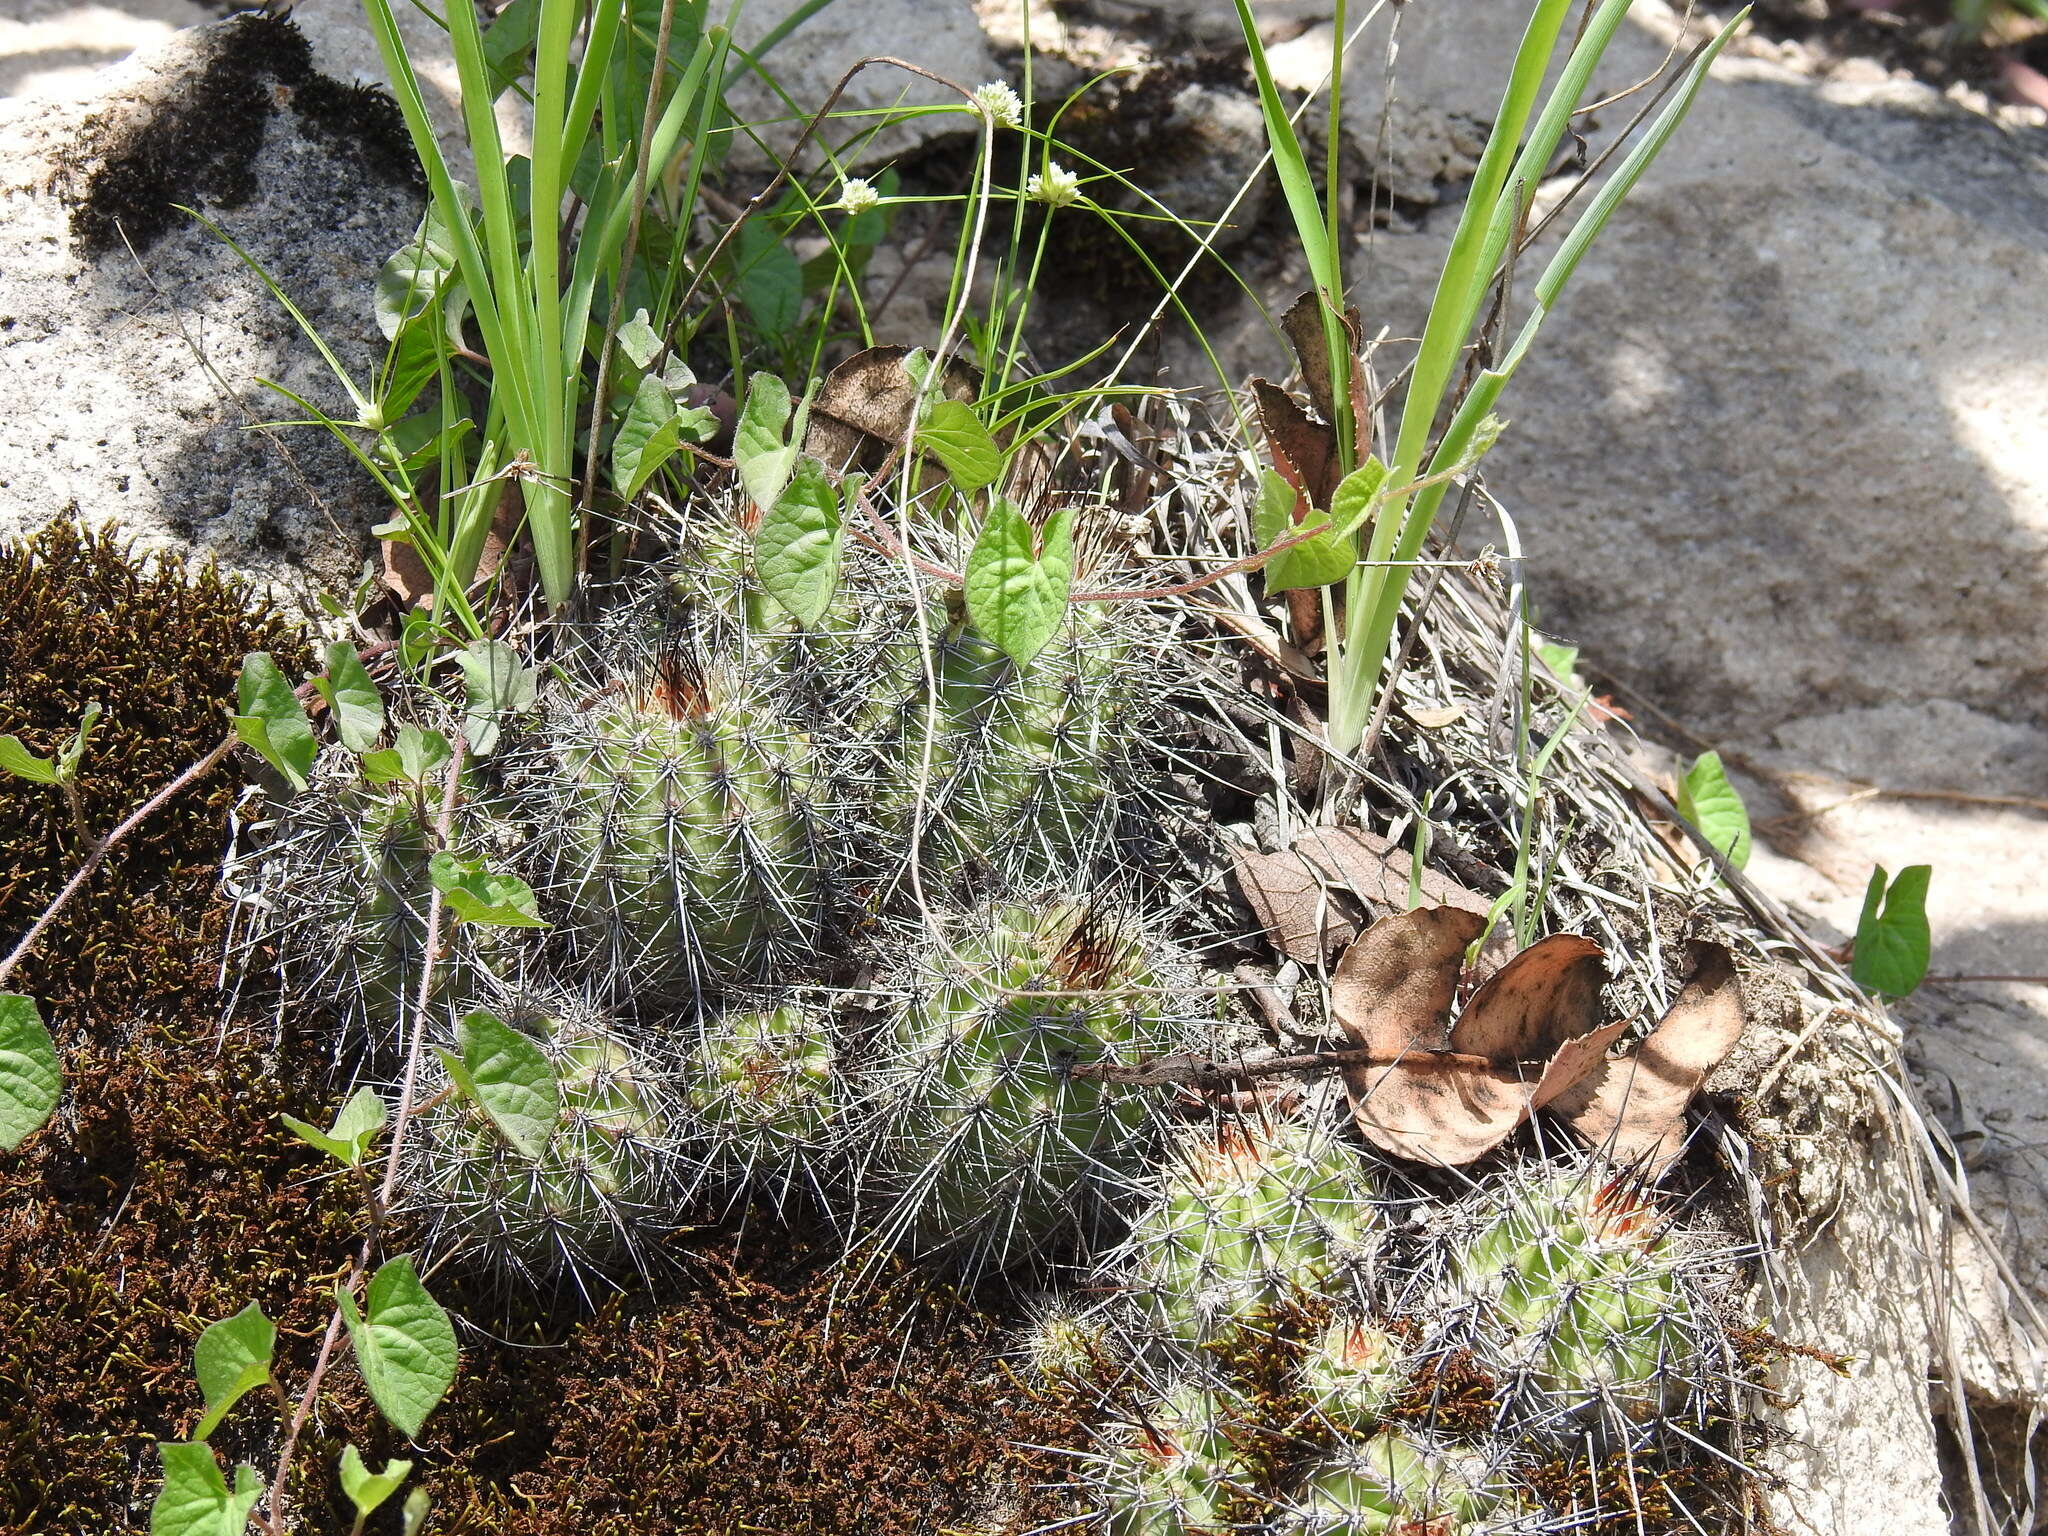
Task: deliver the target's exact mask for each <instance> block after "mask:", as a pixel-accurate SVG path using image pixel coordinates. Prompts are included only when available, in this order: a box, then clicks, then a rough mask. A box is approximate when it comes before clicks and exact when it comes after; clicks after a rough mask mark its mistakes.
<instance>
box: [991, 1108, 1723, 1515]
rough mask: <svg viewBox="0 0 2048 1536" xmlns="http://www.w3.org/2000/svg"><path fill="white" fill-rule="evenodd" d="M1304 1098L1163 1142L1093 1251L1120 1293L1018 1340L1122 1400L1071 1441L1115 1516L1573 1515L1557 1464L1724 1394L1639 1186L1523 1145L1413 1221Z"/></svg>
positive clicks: (1632, 1451)
mask: <svg viewBox="0 0 2048 1536" xmlns="http://www.w3.org/2000/svg"><path fill="white" fill-rule="evenodd" d="M1316 1124H1317V1122H1316V1121H1314V1120H1313V1119H1307V1120H1304V1119H1288V1120H1281V1121H1278V1122H1277V1123H1276V1122H1273V1121H1255V1122H1245V1121H1226V1122H1224V1123H1223V1124H1222V1125H1221V1126H1219V1127H1217V1128H1214V1129H1212V1130H1209V1131H1205V1132H1204V1133H1202V1134H1201V1135H1199V1136H1192V1137H1189V1138H1188V1139H1186V1140H1185V1141H1183V1142H1182V1143H1181V1144H1179V1145H1178V1146H1177V1147H1176V1148H1175V1151H1174V1153H1173V1155H1172V1156H1171V1157H1169V1158H1168V1159H1167V1161H1166V1163H1165V1165H1164V1166H1163V1168H1162V1169H1161V1171H1160V1172H1159V1174H1158V1175H1157V1176H1156V1178H1155V1179H1154V1180H1153V1181H1152V1182H1153V1186H1154V1195H1153V1202H1152V1204H1151V1205H1150V1206H1149V1207H1148V1208H1147V1209H1146V1210H1145V1211H1144V1213H1143V1214H1141V1215H1140V1216H1139V1217H1138V1218H1137V1220H1136V1221H1135V1222H1134V1223H1133V1226H1132V1228H1131V1232H1130V1235H1129V1237H1128V1238H1127V1239H1126V1240H1125V1242H1124V1243H1123V1244H1122V1245H1120V1246H1119V1247H1118V1248H1117V1249H1115V1250H1114V1251H1113V1252H1111V1253H1110V1254H1109V1255H1108V1256H1107V1257H1106V1259H1105V1260H1104V1262H1103V1264H1102V1266H1101V1268H1100V1269H1099V1271H1098V1273H1097V1274H1096V1276H1095V1277H1094V1285H1093V1289H1095V1290H1097V1291H1102V1292H1108V1293H1109V1294H1110V1296H1111V1298H1112V1299H1110V1300H1109V1301H1107V1302H1106V1303H1103V1304H1102V1305H1100V1306H1099V1307H1097V1308H1096V1309H1094V1310H1093V1311H1092V1312H1089V1313H1086V1314H1082V1315H1079V1316H1077V1315H1075V1314H1073V1313H1071V1312H1067V1311H1058V1312H1055V1313H1053V1314H1051V1315H1050V1317H1049V1318H1048V1319H1047V1320H1046V1321H1045V1322H1043V1323H1041V1325H1040V1326H1039V1328H1038V1329H1037V1331H1036V1334H1035V1336H1034V1337H1033V1339H1032V1340H1031V1343H1030V1346H1029V1348H1028V1349H1027V1351H1026V1353H1027V1357H1028V1358H1029V1359H1030V1360H1031V1361H1032V1362H1033V1363H1034V1364H1036V1365H1037V1366H1038V1368H1039V1369H1040V1370H1041V1371H1043V1372H1045V1373H1046V1374H1047V1375H1048V1376H1050V1377H1052V1378H1054V1379H1064V1380H1065V1381H1067V1382H1068V1383H1070V1384H1071V1383H1075V1382H1080V1383H1085V1384H1087V1385H1088V1386H1089V1387H1090V1388H1091V1389H1092V1390H1093V1391H1095V1392H1096V1393H1097V1394H1099V1396H1100V1398H1101V1400H1102V1401H1104V1402H1105V1403H1107V1404H1109V1405H1110V1407H1111V1408H1112V1410H1113V1411H1112V1412H1111V1414H1110V1422H1109V1424H1108V1425H1107V1426H1106V1427H1105V1428H1104V1429H1103V1430H1102V1431H1101V1432H1100V1433H1099V1435H1098V1439H1097V1444H1096V1446H1095V1448H1094V1449H1093V1451H1092V1452H1091V1453H1089V1455H1088V1456H1087V1458H1086V1460H1085V1464H1086V1465H1087V1466H1088V1468H1089V1469H1090V1474H1091V1479H1092V1486H1093V1489H1094V1495H1095V1498H1096V1500H1097V1502H1098V1506H1099V1511H1100V1514H1101V1516H1102V1518H1103V1520H1104V1522H1105V1528H1106V1529H1108V1530H1110V1531H1112V1532H1116V1533H1119V1536H1208V1533H1213V1532H1221V1531H1240V1530H1242V1531H1258V1532H1268V1533H1274V1536H1279V1533H1287V1536H1294V1533H1318V1536H1362V1533H1381V1532H1418V1531H1427V1532H1430V1533H1432V1536H1455V1533H1458V1532H1478V1531H1500V1532H1506V1531H1517V1532H1523V1531H1527V1532H1536V1531H1551V1530H1560V1531H1561V1530H1565V1529H1571V1528H1573V1527H1574V1524H1575V1522H1578V1521H1580V1520H1582V1519H1583V1518H1585V1517H1586V1515H1587V1513H1588V1512H1587V1510H1586V1509H1584V1508H1582V1507H1579V1506H1578V1505H1576V1504H1574V1505H1571V1506H1570V1507H1565V1505H1564V1504H1563V1503H1561V1502H1560V1499H1559V1497H1558V1493H1557V1486H1558V1484H1559V1481H1560V1479H1559V1478H1558V1477H1556V1476H1555V1475H1554V1474H1555V1470H1556V1468H1557V1466H1559V1465H1561V1464H1568V1465H1577V1464H1579V1463H1582V1462H1587V1461H1588V1460H1589V1459H1590V1460H1592V1461H1605V1460H1607V1459H1609V1458H1619V1459H1620V1460H1621V1461H1623V1462H1624V1463H1628V1464H1634V1463H1635V1462H1636V1461H1637V1460H1640V1462H1641V1464H1642V1467H1643V1477H1644V1480H1645V1482H1646V1483H1647V1482H1651V1481H1654V1478H1655V1476H1656V1475H1657V1474H1656V1473H1655V1471H1654V1465H1655V1463H1656V1462H1657V1461H1658V1459H1659V1458H1660V1457H1668V1456H1670V1455H1672V1454H1673V1453H1674V1452H1677V1453H1680V1454H1684V1453H1687V1452H1688V1451H1689V1449H1696V1447H1697V1444H1698V1443H1699V1440H1700V1439H1701V1437H1704V1436H1707V1435H1710V1434H1712V1433H1713V1432H1714V1431H1713V1426H1714V1425H1715V1424H1716V1423H1720V1424H1725V1423H1727V1422H1728V1419H1729V1416H1730V1414H1731V1413H1732V1412H1733V1411H1734V1394H1735V1393H1737V1392H1738V1391H1740V1390H1741V1380H1740V1372H1739V1371H1737V1370H1736V1369H1735V1368H1734V1365H1733V1363H1732V1361H1731V1360H1730V1359H1728V1358H1726V1357H1727V1356H1728V1355H1729V1347H1728V1344H1727V1340H1726V1335H1725V1331H1724V1330H1723V1328H1722V1327H1721V1326H1720V1325H1719V1324H1718V1323H1717V1321H1716V1319H1715V1316H1714V1314H1713V1312H1712V1309H1711V1308H1710V1307H1708V1306H1707V1305H1706V1304H1705V1303H1704V1301H1703V1300H1702V1298H1701V1297H1700V1295H1699V1289H1698V1283H1697V1278H1698V1274H1699V1270H1700V1266H1699V1264H1698V1262H1697V1261H1695V1260H1693V1259H1690V1258H1689V1257H1687V1254H1686V1251H1685V1249H1684V1246H1683V1245H1682V1244H1681V1243H1680V1241H1679V1240H1678V1239H1677V1238H1676V1237H1674V1236H1673V1235H1671V1234H1670V1233H1669V1232H1668V1231H1667V1230H1666V1226H1667V1223H1666V1221H1665V1219H1664V1218H1663V1217H1662V1216H1661V1215H1660V1214H1659V1213H1658V1212H1657V1211H1656V1209H1655V1208H1654V1206H1653V1205H1652V1204H1651V1203H1650V1202H1649V1201H1648V1200H1647V1199H1646V1198H1645V1197H1644V1196H1643V1195H1642V1194H1641V1192H1640V1191H1638V1190H1635V1189H1633V1188H1631V1187H1630V1186H1629V1185H1628V1184H1627V1183H1626V1182H1625V1181H1622V1180H1618V1179H1613V1178H1610V1177H1608V1176H1606V1175H1603V1174H1598V1173H1596V1172H1594V1171H1593V1170H1591V1169H1590V1168H1588V1167H1585V1166H1579V1167H1576V1168H1567V1169H1559V1168H1554V1167H1551V1166H1548V1165H1545V1164H1541V1163H1536V1164H1530V1165H1527V1166H1525V1167H1516V1168H1513V1169H1510V1170H1508V1171H1506V1172H1505V1173H1503V1174H1502V1175H1500V1176H1498V1178H1497V1179H1496V1180H1494V1181H1491V1182H1489V1183H1488V1184H1486V1185H1483V1186H1481V1187H1480V1188H1478V1189H1477V1190H1474V1191H1469V1192H1468V1193H1467V1194H1466V1195H1465V1196H1463V1197H1462V1198H1459V1199H1457V1200H1454V1201H1452V1202H1450V1203H1449V1205H1448V1206H1446V1207H1443V1208H1441V1209H1439V1210H1437V1212H1436V1213H1435V1215H1434V1216H1433V1217H1429V1218H1425V1219H1424V1221H1423V1222H1422V1224H1421V1225H1420V1226H1418V1224H1417V1223H1416V1222H1415V1221H1414V1220H1413V1219H1410V1218H1409V1217H1405V1216H1404V1217H1402V1218H1401V1219H1396V1213H1397V1211H1399V1209H1400V1207H1399V1206H1397V1205H1396V1204H1395V1203H1394V1202H1393V1201H1392V1200H1390V1199H1389V1198H1388V1197H1387V1196H1386V1195H1385V1194H1384V1193H1381V1192H1380V1185H1381V1183H1382V1179H1381V1177H1380V1176H1379V1175H1378V1174H1376V1172H1375V1171H1374V1169H1375V1165H1374V1164H1373V1163H1372V1162H1371V1161H1370V1160H1369V1154H1366V1153H1365V1152H1363V1151H1362V1150H1361V1149H1360V1148H1358V1147H1357V1146H1356V1145H1355V1144H1352V1143H1350V1142H1349V1141H1348V1140H1346V1139H1344V1138H1342V1137H1339V1136H1336V1135H1334V1134H1332V1135H1328V1136H1325V1135H1322V1134H1320V1133H1318V1132H1317V1131H1316V1129H1315V1126H1316ZM1419 1198H1420V1197H1419V1196H1417V1195H1412V1194H1411V1195H1410V1196H1409V1198H1408V1199H1407V1200H1406V1201H1404V1202H1402V1204H1404V1205H1406V1206H1407V1207H1408V1209H1409V1211H1411V1212H1415V1211H1419V1210H1420V1209H1421V1206H1420V1205H1419V1203H1417V1202H1418V1201H1419ZM1685 1436H1691V1437H1692V1441H1691V1445H1690V1446H1688V1445H1687V1444H1685V1443H1682V1442H1683V1441H1684V1437H1685ZM1565 1481H1569V1480H1568V1479H1566V1480H1565Z"/></svg>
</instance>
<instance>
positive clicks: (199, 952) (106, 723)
mask: <svg viewBox="0 0 2048 1536" xmlns="http://www.w3.org/2000/svg"><path fill="white" fill-rule="evenodd" d="M0 612H4V613H5V614H6V615H7V622H6V623H5V624H0V733H5V734H10V735H18V736H20V737H21V738H22V740H23V741H24V742H25V743H26V744H27V745H28V747H29V748H30V749H31V750H34V751H38V752H44V753H47V752H49V751H51V750H52V749H53V748H54V747H55V746H56V745H57V744H58V743H59V742H61V741H63V740H65V739H66V738H68V736H69V735H70V733H71V731H72V729H73V728H74V727H75V726H76V724H77V722H78V716H79V712H80V711H81V710H83V709H84V707H85V706H86V705H87V704H88V703H90V702H92V701H93V700H95V699H97V700H98V701H99V702H101V703H102V704H104V705H105V706H106V714H105V715H103V716H102V717H101V719H100V722H99V725H98V728H97V729H96V730H95V731H94V732H93V737H92V743H91V746H90V748H89V749H88V751H87V753H86V758H85V769H84V773H83V774H82V776H81V778H80V780H79V786H78V788H79V797H80V799H81V801H82V802H83V806H84V816H85V821H86V824H87V825H88V826H89V827H90V828H91V829H92V830H93V832H94V833H95V834H96V835H97V834H98V833H101V832H104V831H105V830H107V829H108V828H110V827H112V826H113V825H114V824H115V823H116V822H117V821H119V820H120V819H121V818H122V817H123V816H124V815H125V814H126V813H127V812H128V811H130V810H132V809H133V808H134V807H135V806H136V805H137V804H138V803H139V802H140V801H141V800H142V799H143V798H144V797H146V796H147V795H148V794H150V793H151V792H152V791H153V790H155V789H157V788H159V787H161V786H162V785H163V784H165V783H166V782H168V781H169V780H170V779H172V778H173V777H175V776H176V775H177V774H178V773H179V771H180V770H182V769H184V768H185V767H186V766H188V765H189V764H190V763H191V762H192V761H193V760H194V759H196V758H198V757H200V756H201V755H202V754H204V753H205V752H206V751H207V750H208V749H209V748H211V747H212V746H213V745H214V744H215V743H216V742H218V741H219V740H220V738H221V735H222V734H223V732H225V730H226V729H227V711H226V708H225V706H226V705H227V703H228V702H229V701H230V700H232V699H233V697H234V692H235V676H236V673H237V671H238V670H239V669H240V666H241V661H242V657H243V655H244V654H245V653H247V652H249V651H252V650H269V651H273V652H275V653H277V656H278V660H279V662H280V663H281V664H283V665H284V666H285V667H286V668H287V670H289V669H290V668H291V667H293V666H295V665H298V664H300V663H302V662H303V661H304V659H305V658H304V654H303V649H302V646H301V643H300V641H299V640H298V638H297V636H296V634H295V631H294V629H293V627H292V626H291V625H290V624H289V623H288V622H287V621H286V620H285V619H284V618H283V617H282V616H281V615H279V614H277V613H275V612H274V611H272V610H270V609H268V608H267V607H265V606H264V605H263V604H261V603H259V602H257V601H256V600H255V599H254V598H253V597H252V595H251V593H250V592H249V591H248V590H247V589H246V588H245V587H243V586H242V585H241V584H240V583H238V582H236V581H234V580H233V579H231V578H229V577H226V576H223V575H221V574H220V573H219V572H218V571H217V570H215V569H214V568H213V567H212V566H210V565H208V566H194V565H191V564H188V563H187V562H185V561H183V560H180V559H178V558H176V557H173V556H152V557H138V556H136V555H135V554H133V553H132V552H131V550H130V549H129V548H128V546H127V545H126V544H125V543H124V541H122V540H121V539H120V538H119V537H117V536H116V535H115V534H114V533H112V532H111V531H106V530H102V531H98V532H87V531H84V530H82V529H81V528H80V527H79V526H78V525H77V524H75V523H72V522H68V521H60V522H56V523H52V524H51V525H50V526H49V527H47V528H45V529H44V530H43V531H42V532H41V533H39V534H38V535H36V536H35V537H34V538H32V539H30V540H27V541H26V542H24V543H21V544H16V545H11V546H7V547H5V548H0ZM232 767H233V765H232V763H231V764H230V765H229V767H228V768H227V769H224V770H222V771H219V772H216V773H215V774H214V776H213V777H212V778H211V779H209V780H208V781H206V782H205V783H203V784H199V785H196V786H194V787H193V788H192V789H190V790H188V791H187V792H186V793H185V794H183V795H181V796H180V797H179V798H178V799H176V800H174V801H173V802H172V803H171V804H170V805H168V806H166V807H165V808H164V810H163V811H162V812H161V813H159V814H158V815H157V816H156V817H155V818H154V819H153V820H152V821H151V822H150V823H149V824H148V825H147V826H146V827H144V828H143V829H142V830H141V831H139V832H138V833H137V834H136V835H135V836H134V837H132V838H130V839H129V840H128V841H127V842H125V843H124V844H122V845H121V847H119V848H118V849H116V850H115V851H114V853H113V854H112V856H110V857H109V858H108V860H107V862H106V864H105V865H104V866H102V867H101V869H100V871H99V873H98V874H97V875H95V876H94V878H93V881H92V883H91V885H90V886H88V887H87V889H86V891H85V892H84V893H83V894H82V895H81V896H80V897H79V899H78V900H77V901H76V902H74V903H73V904H72V906H71V908H70V910H69V911H68V912H67V913H66V914H65V916H64V917H63V918H62V919H61V920H60V922H59V923H58V925H57V926H56V927H55V928H54V929H53V930H51V932H50V933H49V934H48V935H47V936H46V937H45V939H44V941H43V943H42V946H41V948H40V950H39V951H38V953H37V954H36V955H35V957H34V958H33V959H31V960H30V961H29V962H28V963H27V964H26V965H25V966H24V967H23V968H22V969H21V970H20V971H18V972H17V973H16V974H15V976H14V977H13V978H12V981H11V983H10V984H11V985H12V986H14V987H15V988H17V989H18V990H21V991H25V992H29V993H31V994H33V995H35V996H37V997H40V998H42V999H43V1000H44V1001H45V1002H46V1003H48V1004H50V1005H52V1006H53V1007H55V1008H57V1009H59V1010H63V1009H66V1008H69V1007H72V1006H76V1005H79V1004H85V1003H91V1004H93V1005H94V1006H97V1007H107V1008H113V1009H116V1010H121V1011H127V1012H134V1011H136V1010H152V1009H161V1008H164V1007H171V1008H182V1007H183V1006H185V1004H186V1003H187V1001H188V1000H189V999H190V998H192V997H193V996H195V995H201V994H206V993H208V992H210V991H211V989H212V986H213V980H214V977H215V976H216V974H217V972H218V968H219V945H220V932H221V930H220V922H219V910H218V907H217V906H216V904H215V902H214V900H213V892H214V888H215V885H216V883H217V881H218V879H219V869H218V864H219V857H220V851H221V847H222V845H223V844H224V842H225V840H226V836H227V816H228V812H229V810H230V808H231V807H232V806H233V804H234V800H235V796H236V795H237V793H238V792H239V791H240V788H241V785H240V783H239V782H238V780H237V776H236V774H235V773H234V772H233V771H232ZM82 853H83V850H82V849H81V848H80V847H79V837H78V833H77V832H76V830H75V829H74V828H73V826H72V824H71V819H70V816H69V815H68V814H67V812H66V811H65V808H64V802H63V799H62V797H61V796H59V795H58V794H56V793H55V792H54V791H52V790H51V789H49V788H48V787H47V786H45V785H40V784H30V783H27V782H25V781H23V780H20V779H14V778H0V933H20V932H21V931H22V930H23V929H25V928H26V927H27V926H28V925H29V923H30V922H31V921H33V920H34V918H35V916H36V915H37V914H38V913H39V912H40V911H41V910H42V909H43V907H44V906H45V905H47V904H48V902H49V900H50V898H51V897H52V896H54V895H55V894H56V893H57V890H58V888H59V887H60V886H62V885H63V883H64V881H65V880H66V879H67V878H68V877H69V876H70V874H71V872H72V871H73V870H74V869H75V868H76V867H77V865H78V861H79V859H80V858H81V856H82Z"/></svg>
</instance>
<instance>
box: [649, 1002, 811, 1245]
mask: <svg viewBox="0 0 2048 1536" xmlns="http://www.w3.org/2000/svg"><path fill="white" fill-rule="evenodd" d="M830 1022H831V1021H830V1016H829V1014H828V1012H827V1011H826V1010H825V1009H823V1008H819V1007H814V1006H805V1005H804V1004H801V1003H793V1002H791V1003H782V1004H779V1005H777V1006H774V1007H744V1006H742V1007H733V1008H728V1009H726V1010H724V1011H722V1012H718V1013H715V1014H713V1015H712V1016H711V1017H710V1018H708V1019H707V1020H706V1022H705V1023H704V1025H703V1028H702V1035H701V1038H700V1039H699V1042H698V1045H697V1048H696V1051H695V1052H694V1054H693V1056H692V1058H691V1061H690V1065H689V1068H688V1071H687V1074H686V1083H687V1089H686V1099H687V1102H688V1104H689V1107H690V1109H691V1111H692V1113H693V1116H694V1119H695V1126H694V1131H695V1134H696V1135H697V1136H698V1137H699V1138H700V1139H701V1140H702V1141H703V1142H704V1143H705V1146H706V1151H705V1154H704V1161H705V1164H706V1167H707V1170H708V1171H709V1174H710V1176H711V1178H712V1179H713V1180H714V1181H715V1182H719V1183H723V1184H726V1185H728V1186H730V1187H733V1188H736V1189H737V1188H752V1189H755V1190H759V1191H764V1192H766V1193H767V1194H768V1195H769V1196H770V1198H771V1200H772V1201H773V1202H774V1203H775V1204H777V1205H779V1204H780V1203H781V1201H782V1199H783V1197H785V1196H786V1195H787V1194H788V1193H789V1192H790V1191H791V1190H792V1189H793V1188H795V1187H797V1186H799V1185H803V1186H807V1187H808V1188H810V1189H812V1190H814V1191H818V1190H821V1187H822V1181H821V1174H820V1165H821V1164H822V1163H823V1162H824V1160H825V1159H826V1158H827V1157H828V1156H829V1154H830V1151H831V1148H832V1143H833V1137H834V1133H835V1132H836V1130H837V1120H838V1115H839V1111H840V1083H839V1077H838V1074H837V1070H836V1068H837V1060H838V1053H837V1051H836V1050H835V1049H834V1046H833V1044H832V1038H831V1032H830Z"/></svg>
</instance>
